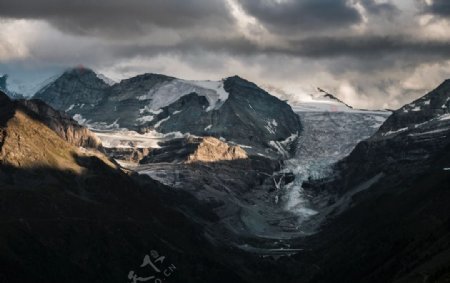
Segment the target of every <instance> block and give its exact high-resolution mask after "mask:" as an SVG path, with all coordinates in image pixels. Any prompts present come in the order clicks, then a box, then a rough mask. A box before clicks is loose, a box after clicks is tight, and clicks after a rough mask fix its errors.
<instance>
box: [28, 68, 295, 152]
mask: <svg viewBox="0 0 450 283" xmlns="http://www.w3.org/2000/svg"><path fill="white" fill-rule="evenodd" d="M34 98H36V99H40V100H42V101H45V102H46V103H48V104H49V105H51V106H52V107H54V108H56V109H59V110H61V111H65V112H66V113H68V114H70V115H71V116H73V117H74V118H75V119H77V121H79V122H81V123H83V124H85V125H89V127H91V128H93V129H97V130H114V129H116V130H117V129H128V130H133V131H137V132H140V133H147V132H150V131H157V132H159V133H164V134H167V133H173V132H180V133H182V134H185V133H190V134H193V135H198V136H213V137H216V138H223V139H225V140H230V141H232V142H234V143H236V144H242V145H245V146H247V147H249V148H250V147H252V148H253V147H254V148H255V150H254V151H255V154H256V152H259V153H262V154H269V155H276V154H280V152H279V149H280V148H281V152H282V153H284V152H287V151H289V149H290V145H291V144H292V143H293V142H294V140H295V138H296V137H298V135H299V133H300V132H301V123H300V120H299V118H298V116H297V115H296V114H295V113H294V112H293V111H292V109H291V107H289V105H288V104H287V103H285V102H283V101H280V100H279V99H277V98H276V97H274V96H271V95H270V94H268V93H267V92H266V91H264V90H262V89H260V88H259V87H258V86H256V85H255V84H253V83H250V82H248V81H246V80H244V79H241V78H239V77H231V78H227V79H224V80H223V81H219V82H212V81H185V80H180V79H176V78H172V77H167V76H163V75H156V74H144V75H140V76H136V77H133V78H130V79H127V80H123V81H121V82H120V83H116V84H113V85H110V84H107V83H105V82H104V80H103V79H102V78H100V77H99V76H98V75H97V74H96V73H95V72H93V71H92V70H90V69H79V68H78V69H71V70H68V71H67V72H65V73H64V74H62V75H61V76H60V77H59V78H57V79H56V80H55V81H53V82H52V83H50V84H48V85H47V86H45V87H44V88H43V89H41V90H40V91H39V92H37V93H36V95H35V96H34ZM267 150H271V152H267V153H266V151H267Z"/></svg>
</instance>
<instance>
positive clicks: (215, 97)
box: [138, 79, 228, 111]
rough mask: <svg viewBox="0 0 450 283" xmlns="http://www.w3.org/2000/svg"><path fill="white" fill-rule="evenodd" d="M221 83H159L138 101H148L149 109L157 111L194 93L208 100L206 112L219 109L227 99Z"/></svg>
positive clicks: (176, 80) (177, 81)
mask: <svg viewBox="0 0 450 283" xmlns="http://www.w3.org/2000/svg"><path fill="white" fill-rule="evenodd" d="M223 84H224V82H223V81H187V80H180V79H174V80H172V81H169V82H164V83H161V84H160V85H158V86H156V87H154V88H152V89H151V90H150V91H149V92H148V93H147V94H146V95H142V96H139V97H138V99H139V100H150V101H151V102H150V104H149V105H147V107H149V108H150V109H153V110H158V109H161V108H163V107H166V106H169V105H170V104H172V103H174V102H176V101H177V100H179V99H180V98H181V97H183V96H186V95H188V94H191V93H196V94H198V95H199V96H203V97H205V98H206V99H207V100H208V103H209V107H208V108H207V109H206V111H211V110H214V109H218V108H220V106H222V104H223V103H224V102H225V101H226V100H227V99H228V92H227V91H226V90H225V89H224V85H223Z"/></svg>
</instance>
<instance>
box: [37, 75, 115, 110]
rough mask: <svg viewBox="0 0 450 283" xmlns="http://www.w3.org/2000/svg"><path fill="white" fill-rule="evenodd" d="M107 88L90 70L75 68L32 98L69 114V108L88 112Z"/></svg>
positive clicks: (101, 98)
mask: <svg viewBox="0 0 450 283" xmlns="http://www.w3.org/2000/svg"><path fill="white" fill-rule="evenodd" d="M108 87H109V85H108V84H107V83H105V82H104V81H103V80H102V79H100V78H99V77H98V76H97V74H96V73H94V72H93V71H92V70H90V69H86V68H75V69H71V70H68V71H66V72H64V73H63V74H62V75H61V76H60V77H59V78H58V79H56V80H55V81H53V82H51V83H49V84H48V85H46V86H44V87H43V88H42V89H41V90H39V91H38V92H37V93H36V94H35V95H34V98H36V99H40V100H42V101H44V102H46V103H47V104H48V105H50V106H52V107H53V108H55V109H57V110H61V111H67V112H69V113H70V108H72V109H73V108H75V107H78V108H80V109H83V111H90V110H93V109H94V107H95V106H96V105H97V104H98V103H99V102H101V101H102V100H103V98H104V96H105V95H106V93H105V90H106V89H107V88H108Z"/></svg>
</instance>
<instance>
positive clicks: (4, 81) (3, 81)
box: [0, 75, 23, 99]
mask: <svg viewBox="0 0 450 283" xmlns="http://www.w3.org/2000/svg"><path fill="white" fill-rule="evenodd" d="M0 91H2V92H3V93H5V94H6V95H8V96H9V97H11V98H12V99H21V98H23V95H21V94H20V93H17V92H15V91H12V90H10V89H9V88H8V75H3V76H0Z"/></svg>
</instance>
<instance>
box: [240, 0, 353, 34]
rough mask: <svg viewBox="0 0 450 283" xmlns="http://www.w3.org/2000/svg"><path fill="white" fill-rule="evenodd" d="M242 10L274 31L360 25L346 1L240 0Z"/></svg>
mask: <svg viewBox="0 0 450 283" xmlns="http://www.w3.org/2000/svg"><path fill="white" fill-rule="evenodd" d="M239 2H240V3H241V4H242V6H243V8H244V9H245V10H246V11H247V12H248V13H249V14H251V15H253V16H254V17H256V18H257V19H259V20H260V21H261V22H263V23H264V24H266V25H267V26H269V27H272V28H274V29H275V30H276V31H284V32H292V31H293V30H296V29H299V28H305V29H311V28H312V29H322V28H340V27H347V26H348V25H351V24H355V23H358V22H360V21H361V15H360V14H359V12H358V11H357V10H356V9H355V8H354V7H351V6H350V5H349V4H348V3H347V1H346V0H315V1H310V0H296V1H294V0H287V1H281V2H280V1H275V0H263V1H260V0H240V1H239Z"/></svg>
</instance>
